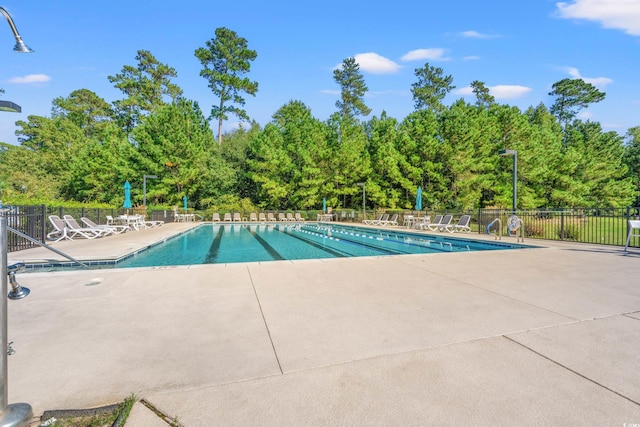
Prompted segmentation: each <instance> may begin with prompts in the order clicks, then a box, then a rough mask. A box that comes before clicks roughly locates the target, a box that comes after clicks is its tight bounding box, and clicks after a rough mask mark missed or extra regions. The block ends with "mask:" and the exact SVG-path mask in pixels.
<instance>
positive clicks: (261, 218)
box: [212, 212, 305, 222]
mask: <svg viewBox="0 0 640 427" xmlns="http://www.w3.org/2000/svg"><path fill="white" fill-rule="evenodd" d="M246 220H247V219H246V218H244V219H243V218H242V217H241V216H240V214H239V213H238V212H236V213H234V214H233V217H232V216H231V213H228V212H227V213H226V214H224V216H223V219H222V222H242V221H246ZM212 221H213V222H221V220H220V214H219V213H214V214H213V218H212ZM303 221H305V219H304V218H303V217H302V215H300V212H296V213H295V215H294V214H292V213H291V212H289V213H287V214H285V213H283V212H280V213H279V214H278V216H277V217H276V216H275V215H274V214H273V213H271V212H269V213H267V214H265V213H264V212H260V213H259V214H258V213H255V212H252V213H250V214H249V222H303Z"/></svg>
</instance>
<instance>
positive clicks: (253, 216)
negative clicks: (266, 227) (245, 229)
mask: <svg viewBox="0 0 640 427" xmlns="http://www.w3.org/2000/svg"><path fill="white" fill-rule="evenodd" d="M249 221H250V222H258V215H257V214H256V213H255V212H251V213H250V214H249Z"/></svg>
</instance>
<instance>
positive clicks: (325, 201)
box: [322, 198, 327, 212]
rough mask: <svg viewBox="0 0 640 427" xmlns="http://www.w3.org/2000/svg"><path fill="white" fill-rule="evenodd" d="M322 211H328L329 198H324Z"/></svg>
mask: <svg viewBox="0 0 640 427" xmlns="http://www.w3.org/2000/svg"><path fill="white" fill-rule="evenodd" d="M322 212H327V199H326V198H323V199H322Z"/></svg>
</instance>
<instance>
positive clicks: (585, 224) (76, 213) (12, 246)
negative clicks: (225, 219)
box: [1, 205, 640, 252]
mask: <svg viewBox="0 0 640 427" xmlns="http://www.w3.org/2000/svg"><path fill="white" fill-rule="evenodd" d="M1 210H2V214H3V215H4V216H6V217H7V225H8V226H9V227H12V228H15V229H17V230H19V231H21V232H23V233H25V234H27V235H29V236H31V237H33V238H35V239H37V240H38V241H41V242H46V236H47V234H48V233H50V232H51V231H53V227H52V225H51V223H50V222H49V220H48V217H49V215H58V216H60V217H61V218H62V217H63V216H64V215H71V216H73V217H74V218H76V219H77V220H80V218H81V217H83V216H84V217H87V218H90V219H91V220H93V221H94V222H96V223H98V224H104V223H105V222H106V217H107V216H109V215H110V216H113V217H116V216H118V215H121V214H123V213H125V211H124V210H123V209H90V208H69V207H51V206H50V207H47V206H45V205H37V206H3V207H2V208H1ZM272 212H274V213H275V212H276V211H272ZM300 212H301V213H302V216H303V217H304V218H306V219H307V220H315V219H316V215H317V213H319V211H300ZM388 212H389V213H399V215H400V217H399V219H398V222H399V223H400V224H402V221H403V219H404V216H405V215H414V216H417V215H420V216H425V215H430V216H431V218H432V219H433V218H434V217H435V215H437V214H446V213H449V214H452V215H453V216H454V221H455V220H457V218H459V216H460V215H463V214H469V215H471V218H472V221H471V228H472V229H473V230H474V231H477V232H478V233H486V232H487V231H486V230H487V226H488V225H489V224H491V223H492V222H494V221H495V220H496V219H500V222H499V223H500V224H501V226H502V229H501V230H498V228H497V226H496V225H497V224H498V222H494V225H492V228H491V230H492V231H495V232H500V233H501V234H506V233H507V222H508V218H509V217H510V216H511V215H512V211H511V210H510V209H479V210H477V211H467V212H456V211H428V210H423V211H420V212H417V211H400V210H398V211H388ZM334 213H335V216H334V218H335V220H337V221H342V222H361V221H362V215H363V212H362V211H358V210H352V209H336V210H335V211H334ZM374 214H375V212H373V211H369V212H366V215H367V216H369V215H371V216H373V215H374ZM516 214H517V216H518V217H519V218H520V219H522V220H523V223H524V235H525V237H527V238H532V239H545V240H562V241H572V242H581V243H593V244H601V245H616V246H624V245H625V243H626V240H627V235H628V233H629V228H628V227H629V225H628V224H629V223H628V221H629V220H630V219H640V207H626V208H573V209H534V210H518V211H517V212H516ZM201 216H202V219H204V220H211V216H210V215H209V216H207V215H204V214H202V215H201ZM248 216H249V215H248V214H246V213H245V214H242V217H248ZM151 219H152V220H155V221H158V220H160V221H164V222H173V221H174V212H173V211H172V210H164V211H161V210H159V211H153V212H151ZM7 238H8V245H9V251H10V252H12V251H18V250H22V249H28V248H31V247H34V246H36V245H35V244H34V243H32V242H30V241H28V240H26V239H23V238H21V237H19V236H17V235H16V234H14V233H9V234H8V236H7ZM629 246H631V247H636V248H637V247H640V238H638V237H633V238H632V239H631V241H630V244H629Z"/></svg>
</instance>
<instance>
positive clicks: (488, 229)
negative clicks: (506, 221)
mask: <svg viewBox="0 0 640 427" xmlns="http://www.w3.org/2000/svg"><path fill="white" fill-rule="evenodd" d="M496 222H497V223H498V232H497V233H492V232H491V226H492V225H493V224H495V223H496ZM487 234H488V235H492V234H493V237H494V240H502V221H500V218H496V219H494V220H493V221H491V222H490V223H489V225H487Z"/></svg>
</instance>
